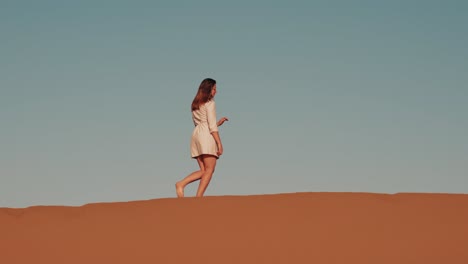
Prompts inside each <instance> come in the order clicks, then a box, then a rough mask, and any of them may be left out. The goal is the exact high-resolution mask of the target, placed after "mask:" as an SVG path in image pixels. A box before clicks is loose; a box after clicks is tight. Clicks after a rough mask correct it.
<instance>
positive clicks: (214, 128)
mask: <svg viewBox="0 0 468 264" xmlns="http://www.w3.org/2000/svg"><path fill="white" fill-rule="evenodd" d="M205 106H206V107H207V117H208V127H209V129H210V133H211V135H212V136H213V138H214V140H215V141H216V145H217V146H218V153H217V154H218V156H219V155H222V154H223V144H222V143H221V138H220V137H219V133H218V122H216V104H215V102H214V101H210V102H208V103H206V104H205Z"/></svg>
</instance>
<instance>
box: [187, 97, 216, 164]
mask: <svg viewBox="0 0 468 264" xmlns="http://www.w3.org/2000/svg"><path fill="white" fill-rule="evenodd" d="M192 119H193V124H194V125H195V128H194V129H193V133H192V140H191V142H190V152H191V155H192V158H194V159H195V158H197V157H198V156H200V155H203V154H208V155H213V156H215V157H216V158H219V156H218V154H217V153H216V152H217V151H218V146H217V145H216V141H215V139H214V138H213V136H212V135H211V133H213V132H217V131H218V125H217V123H216V104H215V102H214V101H213V100H210V101H208V102H206V103H205V104H203V105H201V106H200V109H197V110H195V111H192Z"/></svg>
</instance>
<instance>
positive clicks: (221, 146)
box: [216, 145, 223, 156]
mask: <svg viewBox="0 0 468 264" xmlns="http://www.w3.org/2000/svg"><path fill="white" fill-rule="evenodd" d="M216 154H218V156H221V155H223V145H219V146H218V151H217V152H216Z"/></svg>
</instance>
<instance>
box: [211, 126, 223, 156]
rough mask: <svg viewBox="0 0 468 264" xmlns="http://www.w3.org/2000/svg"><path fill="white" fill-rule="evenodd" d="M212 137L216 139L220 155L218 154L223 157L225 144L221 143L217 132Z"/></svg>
mask: <svg viewBox="0 0 468 264" xmlns="http://www.w3.org/2000/svg"><path fill="white" fill-rule="evenodd" d="M211 135H212V136H213V138H214V139H215V141H216V145H217V146H218V153H217V154H218V156H221V155H223V144H222V143H221V138H220V137H219V133H218V132H217V131H216V132H213V133H211Z"/></svg>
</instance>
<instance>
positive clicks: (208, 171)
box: [197, 155, 216, 197]
mask: <svg viewBox="0 0 468 264" xmlns="http://www.w3.org/2000/svg"><path fill="white" fill-rule="evenodd" d="M202 161H203V165H204V168H205V171H204V172H203V174H202V175H201V180H200V185H198V190H197V197H202V196H203V194H204V193H205V190H206V188H207V187H208V184H209V183H210V180H211V176H213V172H214V170H215V167H216V157H215V156H211V155H203V157H202Z"/></svg>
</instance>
